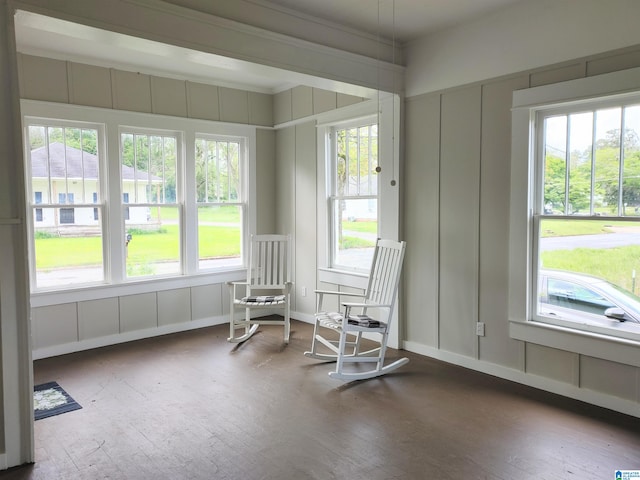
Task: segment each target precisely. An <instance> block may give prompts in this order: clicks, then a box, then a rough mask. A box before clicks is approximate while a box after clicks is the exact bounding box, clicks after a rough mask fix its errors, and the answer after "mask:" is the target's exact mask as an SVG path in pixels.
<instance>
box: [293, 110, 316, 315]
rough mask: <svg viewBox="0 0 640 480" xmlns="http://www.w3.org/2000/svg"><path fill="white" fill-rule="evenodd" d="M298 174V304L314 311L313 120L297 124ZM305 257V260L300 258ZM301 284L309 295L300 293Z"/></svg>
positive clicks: (309, 310)
mask: <svg viewBox="0 0 640 480" xmlns="http://www.w3.org/2000/svg"><path fill="white" fill-rule="evenodd" d="M295 132H296V133H295V134H296V146H295V152H296V153H295V155H296V168H295V170H296V176H295V189H296V190H295V192H296V196H295V198H296V201H295V207H294V208H295V213H294V215H295V224H294V228H295V230H294V232H292V233H294V234H295V258H294V266H295V275H294V278H295V299H296V300H295V305H296V310H298V311H301V312H313V311H314V303H315V298H314V296H313V295H311V294H310V292H312V291H313V289H314V288H315V284H316V270H317V264H316V258H317V257H316V246H317V241H316V212H317V210H318V209H317V207H316V188H317V180H316V171H317V169H316V150H317V149H316V127H315V123H314V122H308V123H305V124H302V125H298V126H297V127H296V129H295ZM297 259H304V261H297ZM302 287H306V288H307V292H309V293H307V296H305V297H302V296H301V294H300V293H301V290H302Z"/></svg>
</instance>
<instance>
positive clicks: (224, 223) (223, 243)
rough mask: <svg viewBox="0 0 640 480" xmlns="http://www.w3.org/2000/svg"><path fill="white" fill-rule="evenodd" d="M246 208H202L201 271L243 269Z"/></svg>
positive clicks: (225, 206) (199, 221) (199, 237)
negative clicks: (236, 266) (238, 266)
mask: <svg viewBox="0 0 640 480" xmlns="http://www.w3.org/2000/svg"><path fill="white" fill-rule="evenodd" d="M241 253H242V207H240V206H235V205H224V206H199V207H198V267H199V268H200V269H208V268H218V267H226V266H230V265H242V256H241Z"/></svg>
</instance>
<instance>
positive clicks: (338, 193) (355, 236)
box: [327, 117, 379, 272]
mask: <svg viewBox="0 0 640 480" xmlns="http://www.w3.org/2000/svg"><path fill="white" fill-rule="evenodd" d="M329 136H330V144H331V148H330V149H329V151H330V154H329V158H328V162H327V164H328V170H329V171H328V175H327V177H328V178H329V182H328V185H327V187H328V215H329V228H328V234H329V254H330V263H329V265H330V267H331V268H334V269H341V270H354V271H363V272H366V271H368V268H369V265H370V264H371V260H372V258H373V247H374V246H375V240H376V238H377V236H378V217H379V213H378V190H379V187H378V181H379V178H378V171H377V168H378V124H377V122H376V118H375V117H373V118H370V119H368V120H363V121H359V122H357V123H353V122H351V123H347V124H341V125H337V126H334V127H332V128H331V130H330V134H329Z"/></svg>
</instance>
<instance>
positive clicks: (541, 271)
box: [534, 100, 640, 336]
mask: <svg viewBox="0 0 640 480" xmlns="http://www.w3.org/2000/svg"><path fill="white" fill-rule="evenodd" d="M536 126H537V132H538V141H537V152H538V153H537V165H538V170H537V171H538V175H537V178H538V179H539V181H538V184H537V201H536V212H535V215H534V223H535V227H536V231H537V263H536V272H537V285H536V287H537V295H536V296H537V303H536V312H535V314H536V315H537V318H538V319H540V320H542V321H545V322H550V323H556V324H560V325H565V326H567V325H568V326H571V327H573V328H581V329H587V330H596V331H605V332H607V333H612V332H614V334H616V335H621V336H626V335H627V334H628V333H629V332H631V333H632V334H633V333H640V297H638V293H640V102H638V101H637V100H636V101H635V102H631V103H618V104H615V105H612V104H610V103H608V104H597V103H596V104H592V105H590V106H585V105H581V106H579V107H575V106H574V107H572V108H564V107H563V108H560V109H549V110H544V111H540V112H538V117H537V122H536Z"/></svg>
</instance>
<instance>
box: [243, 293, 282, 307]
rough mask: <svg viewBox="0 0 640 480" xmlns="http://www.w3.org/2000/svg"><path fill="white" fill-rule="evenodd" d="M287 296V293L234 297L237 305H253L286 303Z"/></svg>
mask: <svg viewBox="0 0 640 480" xmlns="http://www.w3.org/2000/svg"><path fill="white" fill-rule="evenodd" d="M286 300H287V297H286V296H285V295H251V296H249V297H243V298H240V299H234V301H233V303H234V304H236V305H247V304H249V305H252V306H256V307H257V306H266V305H284V302H286Z"/></svg>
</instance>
